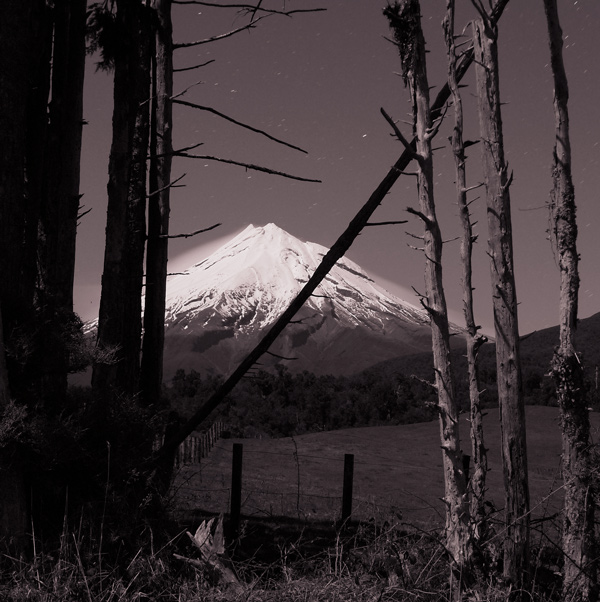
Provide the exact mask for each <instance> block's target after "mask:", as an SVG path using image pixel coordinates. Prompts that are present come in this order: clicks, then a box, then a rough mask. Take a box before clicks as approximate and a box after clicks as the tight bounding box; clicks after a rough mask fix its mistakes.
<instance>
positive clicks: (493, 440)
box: [174, 406, 600, 525]
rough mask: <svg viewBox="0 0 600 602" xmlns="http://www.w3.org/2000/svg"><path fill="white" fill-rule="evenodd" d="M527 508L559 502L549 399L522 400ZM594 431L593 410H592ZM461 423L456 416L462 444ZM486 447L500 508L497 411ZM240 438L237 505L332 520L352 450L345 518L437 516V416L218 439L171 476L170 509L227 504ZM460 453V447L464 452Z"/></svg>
mask: <svg viewBox="0 0 600 602" xmlns="http://www.w3.org/2000/svg"><path fill="white" fill-rule="evenodd" d="M526 420H527V437H528V441H527V444H528V461H529V485H530V492H531V505H532V516H533V517H534V518H539V517H542V516H547V515H549V514H552V513H554V512H556V511H557V510H559V509H560V507H561V504H562V489H561V482H562V481H561V478H560V453H561V440H560V429H559V424H558V420H559V418H558V410H557V409H556V408H549V407H540V406H528V407H527V408H526ZM592 424H593V432H594V440H595V441H596V440H597V439H598V431H599V428H600V415H598V414H592ZM468 433H469V431H468V422H467V420H466V417H463V419H462V421H461V434H462V437H463V440H465V443H464V444H463V445H464V446H465V448H466V449H469V448H470V443H468V436H469V435H468ZM485 437H486V446H487V447H488V448H489V466H490V472H489V473H488V488H489V491H488V499H489V500H490V501H492V502H493V503H494V505H495V506H496V507H497V508H498V509H501V508H502V507H503V504H504V502H503V496H504V494H503V484H502V467H501V460H500V426H499V422H498V412H497V410H495V409H491V410H489V411H488V415H487V416H486V417H485ZM236 442H237V443H243V446H244V451H243V453H244V456H243V493H242V513H243V514H245V515H249V516H251V515H253V516H281V515H283V516H290V517H296V518H311V519H323V520H330V519H331V520H333V519H335V518H338V517H339V515H340V511H341V496H342V478H343V464H344V454H346V453H351V454H354V456H355V468H354V495H353V499H354V511H353V517H354V518H360V519H368V518H370V517H377V516H378V515H382V516H385V515H389V513H390V512H392V513H394V514H395V515H396V516H398V517H400V516H401V517H402V519H403V520H404V521H406V522H408V523H413V524H427V525H431V524H432V523H436V522H441V520H442V516H443V504H442V502H441V500H440V498H441V497H442V495H443V482H442V465H441V451H440V448H439V434H438V424H437V422H428V423H419V424H411V425H401V426H382V427H366V428H357V429H348V430H341V431H332V432H325V433H315V434H308V435H302V436H298V437H295V438H283V439H262V440H260V439H221V440H219V441H218V442H217V444H216V446H215V448H214V449H213V451H212V452H211V454H210V455H209V457H208V458H205V459H203V460H202V463H201V464H196V465H189V466H184V467H183V468H182V469H180V471H179V473H178V475H177V478H176V480H175V486H174V493H175V503H176V514H177V515H179V516H180V517H181V518H182V519H184V520H186V519H188V518H192V517H193V516H194V515H195V514H196V511H208V512H223V511H224V512H227V511H228V509H229V487H230V482H231V460H232V446H233V444H234V443H236ZM467 453H468V452H467Z"/></svg>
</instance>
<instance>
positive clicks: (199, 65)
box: [173, 59, 215, 73]
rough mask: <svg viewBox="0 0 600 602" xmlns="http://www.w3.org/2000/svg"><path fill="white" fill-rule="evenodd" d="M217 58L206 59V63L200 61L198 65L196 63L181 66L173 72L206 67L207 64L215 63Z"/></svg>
mask: <svg viewBox="0 0 600 602" xmlns="http://www.w3.org/2000/svg"><path fill="white" fill-rule="evenodd" d="M214 62H215V59H210V61H205V62H204V63H199V64H198V65H194V66H193V67H179V68H177V69H173V73H180V72H181V71H191V70H192V69H200V67H206V65H210V64H211V63H214Z"/></svg>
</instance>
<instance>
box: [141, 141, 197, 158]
mask: <svg viewBox="0 0 600 602" xmlns="http://www.w3.org/2000/svg"><path fill="white" fill-rule="evenodd" d="M199 146H204V142H198V143H197V144H192V145H190V146H184V147H183V148H180V149H177V150H173V151H171V152H170V153H160V154H158V155H148V159H159V158H160V157H166V156H167V155H179V154H180V153H184V152H185V151H189V150H192V149H193V148H198V147H199Z"/></svg>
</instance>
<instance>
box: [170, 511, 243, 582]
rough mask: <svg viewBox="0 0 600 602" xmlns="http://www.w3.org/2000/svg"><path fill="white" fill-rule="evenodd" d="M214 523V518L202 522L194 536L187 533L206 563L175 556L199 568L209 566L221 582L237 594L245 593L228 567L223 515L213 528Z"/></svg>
mask: <svg viewBox="0 0 600 602" xmlns="http://www.w3.org/2000/svg"><path fill="white" fill-rule="evenodd" d="M214 522H215V519H214V518H211V519H210V520H209V521H202V523H201V524H200V526H199V527H198V529H197V530H196V533H195V534H194V535H192V534H191V533H190V532H189V531H188V532H187V536H188V537H189V538H190V541H191V542H192V544H193V545H194V546H195V547H196V548H197V549H198V550H199V551H200V554H201V556H202V560H203V561H204V562H201V561H199V560H195V559H193V558H186V557H185V556H179V555H175V557H176V558H178V559H179V560H183V561H184V562H187V563H189V564H191V565H193V566H196V567H198V568H205V567H206V565H208V566H209V567H210V568H211V569H212V570H213V571H214V572H215V574H216V575H217V576H218V578H219V579H220V580H221V581H223V582H224V583H226V584H227V585H229V586H230V587H232V589H234V591H235V592H236V593H241V592H242V591H243V587H242V584H241V583H240V581H239V579H238V578H237V577H236V575H235V573H234V572H233V571H232V570H231V569H230V568H229V567H228V566H227V564H228V563H229V559H228V558H227V557H226V556H225V540H224V536H223V515H222V514H220V515H219V518H218V520H217V524H216V525H215V526H214V528H213V525H214Z"/></svg>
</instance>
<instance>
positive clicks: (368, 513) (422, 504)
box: [173, 440, 443, 523]
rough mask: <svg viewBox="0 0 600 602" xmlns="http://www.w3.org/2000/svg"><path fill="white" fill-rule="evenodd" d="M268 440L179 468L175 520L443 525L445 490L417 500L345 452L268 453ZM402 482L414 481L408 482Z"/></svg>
mask: <svg viewBox="0 0 600 602" xmlns="http://www.w3.org/2000/svg"><path fill="white" fill-rule="evenodd" d="M269 443H271V445H273V446H274V445H276V444H275V442H274V441H271V442H266V441H256V440H244V444H243V447H242V444H241V443H236V442H233V441H227V440H221V441H220V442H219V444H218V445H217V446H216V448H215V449H214V450H213V452H212V453H211V455H210V457H209V458H207V459H206V460H205V461H203V462H202V463H201V464H200V465H193V464H187V465H185V466H182V468H181V469H180V470H179V471H178V473H177V475H176V478H175V483H174V488H173V494H174V501H175V504H174V509H175V511H174V515H175V518H176V519H178V520H180V521H182V522H192V523H193V522H195V521H196V519H197V517H199V516H202V514H203V513H204V512H210V513H218V512H227V511H229V513H230V515H231V517H232V519H233V522H234V523H235V522H236V520H237V519H238V517H239V516H240V515H241V514H243V515H244V516H256V517H269V516H273V517H275V516H288V517H294V518H298V519H301V520H326V521H340V520H341V521H344V520H346V519H348V518H350V517H352V518H353V519H361V520H366V519H369V518H373V517H376V516H380V517H383V518H389V517H390V516H391V515H395V516H396V517H398V518H402V517H406V518H409V517H410V519H416V520H417V521H418V522H426V523H430V522H431V520H432V519H433V520H435V521H442V520H443V507H442V503H441V502H440V498H441V497H442V496H443V487H442V488H440V487H432V488H427V492H426V495H425V496H424V497H422V496H421V495H420V494H419V493H418V492H419V488H418V487H417V486H415V487H414V493H412V492H410V491H408V490H407V489H406V488H403V487H402V485H403V483H402V480H401V479H397V480H396V479H385V478H384V479H383V482H382V481H381V479H374V478H373V476H374V475H376V474H377V472H379V473H380V475H381V472H382V470H383V471H385V470H386V468H387V466H386V464H374V463H370V462H365V461H364V459H363V458H360V457H356V458H355V455H354V454H351V453H344V452H342V453H339V454H335V455H333V454H331V453H328V454H326V455H320V456H315V455H312V454H306V453H302V450H298V449H294V450H290V453H280V452H279V451H275V450H273V451H267V449H268V447H269ZM259 448H262V449H259ZM242 449H243V452H242ZM394 468H399V469H400V470H402V468H404V470H405V471H406V468H407V467H406V465H404V466H402V464H399V465H398V466H395V467H394ZM404 481H405V484H408V485H409V486H410V484H409V483H412V481H411V479H410V478H408V479H404Z"/></svg>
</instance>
